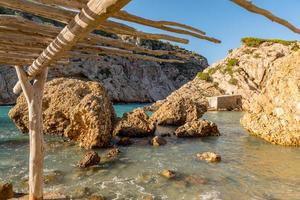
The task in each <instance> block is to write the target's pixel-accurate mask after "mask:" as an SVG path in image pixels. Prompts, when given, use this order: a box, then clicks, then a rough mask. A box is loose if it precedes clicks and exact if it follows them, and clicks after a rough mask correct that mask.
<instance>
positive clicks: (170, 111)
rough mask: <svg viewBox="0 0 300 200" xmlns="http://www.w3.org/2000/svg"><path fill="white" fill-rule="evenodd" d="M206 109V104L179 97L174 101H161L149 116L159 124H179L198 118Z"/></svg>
mask: <svg viewBox="0 0 300 200" xmlns="http://www.w3.org/2000/svg"><path fill="white" fill-rule="evenodd" d="M206 111H207V105H206V104H201V103H199V102H196V101H193V100H192V99H189V98H181V97H179V98H178V99H176V100H174V101H166V102H165V103H163V104H162V105H161V106H160V107H159V109H158V110H157V111H156V112H154V114H153V115H152V116H151V120H153V121H155V122H156V123H157V124H159V125H176V126H180V125H183V124H184V123H186V122H189V121H193V120H197V119H199V118H200V117H202V115H203V114H204V113H205V112H206Z"/></svg>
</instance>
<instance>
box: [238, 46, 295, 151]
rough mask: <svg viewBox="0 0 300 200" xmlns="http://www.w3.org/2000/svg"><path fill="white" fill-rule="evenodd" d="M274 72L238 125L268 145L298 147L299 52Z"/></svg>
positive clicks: (288, 58)
mask: <svg viewBox="0 0 300 200" xmlns="http://www.w3.org/2000/svg"><path fill="white" fill-rule="evenodd" d="M274 68H275V69H274V70H273V72H272V73H270V74H269V78H268V80H267V82H266V83H265V84H266V87H265V88H264V89H263V91H262V93H261V94H259V95H257V96H256V97H254V98H253V100H252V101H251V103H250V105H251V106H250V107H249V110H248V111H247V112H246V114H245V115H244V117H243V118H242V119H241V123H242V125H243V126H244V127H245V128H246V129H247V130H248V131H249V132H250V133H251V134H253V135H256V136H259V137H261V138H263V139H265V140H267V141H269V142H271V143H274V144H281V145H291V146H300V52H299V51H298V52H296V53H294V54H291V55H290V56H287V57H286V58H284V59H283V60H282V61H281V62H280V63H277V64H276V65H275V66H274Z"/></svg>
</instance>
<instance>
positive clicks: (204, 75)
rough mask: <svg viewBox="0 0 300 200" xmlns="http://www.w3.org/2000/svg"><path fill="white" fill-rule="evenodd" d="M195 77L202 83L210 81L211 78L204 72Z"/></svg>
mask: <svg viewBox="0 0 300 200" xmlns="http://www.w3.org/2000/svg"><path fill="white" fill-rule="evenodd" d="M197 77H198V78H200V79H201V80H204V81H211V77H210V75H209V74H208V73H206V72H198V74H197Z"/></svg>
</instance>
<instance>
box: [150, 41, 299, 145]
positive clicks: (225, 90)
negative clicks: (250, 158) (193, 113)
mask: <svg viewBox="0 0 300 200" xmlns="http://www.w3.org/2000/svg"><path fill="white" fill-rule="evenodd" d="M299 49H300V48H299V43H297V42H291V41H281V40H262V39H255V38H247V39H244V44H243V45H242V47H240V48H238V49H235V50H232V51H231V52H230V53H229V54H228V56H227V57H226V58H225V59H223V60H221V61H220V62H217V63H215V64H213V65H212V66H210V67H209V68H207V69H205V70H204V71H203V72H199V73H198V75H197V77H196V78H195V79H194V80H193V81H190V82H188V83H187V84H185V85H184V86H182V87H181V88H180V89H178V90H176V91H174V92H173V93H172V94H171V95H169V96H168V97H167V98H166V99H165V100H163V101H159V102H157V103H156V104H155V105H154V106H153V108H154V109H157V108H159V107H162V105H164V104H165V103H168V102H174V101H179V100H178V99H180V97H185V98H189V99H192V100H194V101H196V102H197V103H201V102H202V104H207V100H206V97H209V96H216V95H220V94H237V95H242V97H243V109H244V110H245V116H244V117H243V118H242V120H241V123H242V125H243V126H244V127H245V128H246V129H247V130H249V132H250V133H251V134H253V135H256V136H259V137H261V138H263V139H265V140H267V141H269V142H271V143H274V144H281V145H292V146H300V50H299Z"/></svg>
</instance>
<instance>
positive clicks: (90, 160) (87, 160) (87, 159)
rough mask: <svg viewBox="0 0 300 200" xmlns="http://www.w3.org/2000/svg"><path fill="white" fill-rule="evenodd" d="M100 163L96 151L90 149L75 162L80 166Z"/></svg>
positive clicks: (85, 166) (84, 166)
mask: <svg viewBox="0 0 300 200" xmlns="http://www.w3.org/2000/svg"><path fill="white" fill-rule="evenodd" d="M99 163H100V157H99V155H98V153H97V152H95V151H90V152H88V153H86V154H85V155H84V157H83V158H82V159H81V160H80V161H79V163H78V164H77V166H78V167H80V168H87V167H91V166H94V165H98V164H99Z"/></svg>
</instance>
